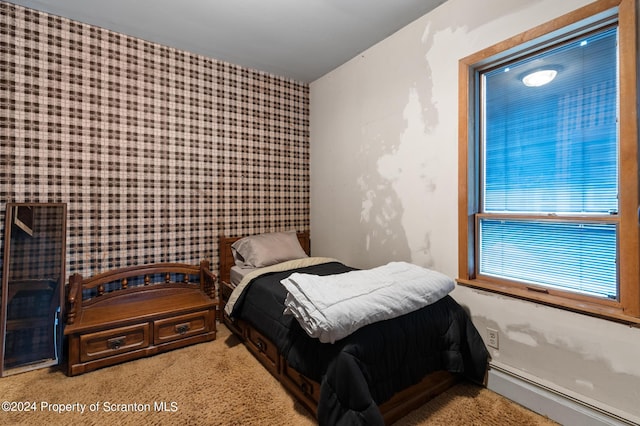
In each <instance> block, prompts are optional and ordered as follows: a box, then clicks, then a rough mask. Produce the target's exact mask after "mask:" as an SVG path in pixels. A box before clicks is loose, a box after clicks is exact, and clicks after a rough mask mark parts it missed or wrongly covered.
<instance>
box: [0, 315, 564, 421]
mask: <svg viewBox="0 0 640 426" xmlns="http://www.w3.org/2000/svg"><path fill="white" fill-rule="evenodd" d="M0 399H1V400H2V401H13V402H15V403H14V404H13V405H11V404H10V405H9V406H7V404H6V403H3V410H2V412H0V424H19V425H36V424H38V425H40V424H50V425H58V424H85V425H103V424H118V425H143V424H144V425H295V426H299V425H313V424H315V421H314V419H313V418H312V417H311V416H310V415H309V414H308V413H307V412H306V411H305V410H304V409H303V408H302V407H301V406H300V405H299V404H297V403H296V402H294V400H293V398H292V397H291V396H290V395H289V394H288V393H287V392H286V391H285V390H284V389H283V388H282V387H280V385H279V384H278V382H277V381H276V380H275V379H274V378H273V377H272V376H271V375H270V374H269V373H267V371H266V370H264V368H263V367H262V366H261V365H260V364H259V363H258V361H257V360H255V358H253V357H252V356H251V355H250V354H249V353H248V352H247V350H246V349H245V348H244V346H243V345H242V344H240V343H239V342H238V340H237V339H236V338H235V337H234V336H232V335H230V333H229V331H228V330H227V329H226V328H225V327H224V326H222V325H220V326H219V329H218V339H217V340H216V341H214V342H209V343H202V344H199V345H195V346H190V347H187V348H182V349H178V350H175V351H172V352H169V353H165V354H159V355H156V356H154V357H150V358H145V359H141V360H137V361H131V362H128V363H125V364H121V365H117V366H113V367H109V368H104V369H101V370H97V371H94V372H91V373H87V374H84V375H80V376H76V377H67V376H65V375H64V373H63V372H62V371H60V370H58V369H51V370H48V369H42V370H37V371H32V372H28V373H23V374H17V375H15V376H9V377H5V378H1V379H0ZM23 403H29V404H23ZM56 404H58V405H56ZM7 407H8V408H9V409H16V410H17V409H21V408H22V409H23V410H24V409H26V408H29V409H31V410H32V411H6V409H7ZM82 408H84V413H81V412H78V410H79V409H82ZM163 409H164V411H163ZM62 410H66V411H64V412H62ZM72 410H75V411H72ZM91 410H94V411H91ZM125 410H127V411H125ZM397 424H398V425H426V424H429V425H439V424H442V425H445V424H446V425H452V424H465V425H501V424H502V425H544V424H553V423H552V422H550V421H549V420H547V419H545V418H544V417H541V416H538V415H537V414H535V413H532V412H530V411H528V410H526V409H524V408H522V407H521V406H519V405H516V404H514V403H512V402H510V401H508V400H506V399H505V398H502V397H500V396H499V395H497V394H495V393H493V392H491V391H489V390H487V389H483V388H480V387H477V386H474V385H471V384H466V383H462V384H459V385H456V386H454V387H453V388H452V389H450V390H449V391H447V392H446V393H444V394H442V395H440V396H438V397H437V398H435V399H434V400H432V401H430V402H429V403H428V404H426V405H424V406H423V407H422V408H420V409H418V410H416V411H414V412H412V413H409V414H408V415H407V416H406V417H405V418H403V419H401V420H400V421H399V422H398V423H397Z"/></svg>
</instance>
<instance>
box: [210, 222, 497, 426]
mask: <svg viewBox="0 0 640 426" xmlns="http://www.w3.org/2000/svg"><path fill="white" fill-rule="evenodd" d="M275 234H289V235H288V237H287V238H289V240H287V241H285V243H286V244H289V245H291V239H290V238H291V234H292V233H291V232H289V233H275ZM263 235H265V236H270V234H263ZM263 235H260V236H251V238H256V237H262V236H263ZM278 237H279V238H283V236H282V235H278ZM293 239H294V240H295V241H296V242H297V243H299V244H298V247H297V248H293V249H292V250H289V252H291V251H293V255H292V254H291V253H288V257H289V258H287V255H285V256H283V257H282V259H278V256H279V250H278V249H263V252H262V253H261V254H260V255H261V256H262V255H265V253H267V254H266V255H267V257H269V256H271V257H273V256H274V253H276V254H275V260H276V261H277V262H276V263H275V264H273V261H274V260H273V259H271V264H269V265H261V264H258V265H257V266H255V265H252V264H251V262H247V263H246V264H242V262H243V261H244V260H246V259H243V257H242V256H241V255H239V254H238V251H237V250H235V248H236V247H237V246H238V243H241V242H244V241H245V240H247V238H243V237H224V236H222V237H221V238H220V246H219V247H220V270H219V275H220V296H221V302H222V310H221V314H222V317H221V320H222V321H223V323H224V324H225V325H226V326H227V327H228V328H229V329H230V330H231V331H232V332H233V333H235V334H236V335H237V336H238V337H239V338H240V339H241V340H242V341H243V343H244V344H245V345H246V347H247V348H248V349H249V351H250V352H251V353H252V354H253V355H254V356H255V357H256V358H257V359H258V360H259V361H260V362H261V363H262V364H263V365H264V366H265V367H266V369H267V370H268V371H269V372H270V373H271V374H272V375H273V376H274V377H276V378H277V379H278V380H279V381H280V382H281V384H282V385H283V386H284V387H285V388H286V389H288V390H289V391H290V392H291V393H292V394H293V395H294V396H295V397H296V398H297V400H299V402H300V403H301V404H302V405H303V406H305V407H306V408H307V409H308V410H310V411H311V412H312V413H314V415H315V416H316V417H317V419H318V421H319V423H320V424H321V425H325V424H326V425H329V424H331V425H335V424H391V423H393V422H394V421H396V420H398V419H399V418H401V417H403V416H404V415H406V414H407V413H408V412H410V411H411V410H413V409H416V408H418V407H419V406H421V405H422V404H424V403H425V402H426V401H428V400H429V399H431V398H433V397H434V396H435V395H437V394H439V393H441V392H443V391H444V390H446V389H447V388H449V387H450V386H452V385H453V384H455V383H456V381H458V380H461V379H468V380H472V381H474V382H477V383H481V384H482V383H484V381H485V378H486V370H487V361H488V352H487V350H486V348H485V346H484V343H483V341H482V339H481V337H480V335H479V334H478V332H477V330H476V329H475V327H474V326H473V324H472V323H471V320H470V319H469V317H468V315H467V314H466V312H465V311H464V310H463V309H462V307H461V306H460V305H458V304H457V303H456V302H455V301H454V300H453V299H452V298H451V297H450V296H448V295H447V296H444V297H442V298H441V299H439V300H438V301H437V302H435V303H432V304H430V305H428V306H425V307H424V308H421V309H418V310H416V311H414V312H411V313H408V314H406V315H402V316H400V317H396V318H393V319H388V320H384V321H379V322H375V323H373V324H369V325H366V326H363V327H361V328H359V329H358V330H356V331H354V332H353V333H351V334H349V335H348V336H346V337H344V338H341V339H339V340H337V341H335V342H334V343H321V342H320V341H319V339H317V338H312V337H310V336H309V335H308V334H307V332H305V330H304V329H303V327H301V326H300V323H299V322H298V321H297V320H296V318H295V317H294V316H292V315H284V314H283V312H284V309H285V299H286V298H287V295H288V291H287V289H286V288H285V287H284V286H283V285H282V283H281V281H283V280H285V279H286V278H287V277H290V276H291V274H293V273H304V274H312V275H319V276H328V275H334V274H341V273H346V272H352V271H355V268H352V267H349V266H347V265H344V264H343V263H341V262H339V261H336V260H334V259H319V258H309V259H311V260H313V262H311V263H309V264H308V263H306V262H307V259H300V262H301V263H299V261H298V260H297V259H293V258H291V257H292V256H293V257H296V256H298V254H299V256H298V257H301V258H302V257H307V256H308V254H309V253H310V250H309V249H310V243H309V234H308V232H302V233H295V232H294V233H293ZM283 241H284V240H283ZM234 243H235V244H234ZM296 250H297V251H296ZM285 252H286V250H285ZM290 268H293V269H290ZM232 277H233V280H232ZM247 278H248V280H247ZM239 287H244V289H243V290H242V291H239V290H240V289H239ZM230 307H232V308H230Z"/></svg>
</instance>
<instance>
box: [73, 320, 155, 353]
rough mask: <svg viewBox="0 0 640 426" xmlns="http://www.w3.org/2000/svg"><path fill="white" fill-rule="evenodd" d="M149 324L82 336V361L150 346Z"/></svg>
mask: <svg viewBox="0 0 640 426" xmlns="http://www.w3.org/2000/svg"><path fill="white" fill-rule="evenodd" d="M149 341H150V339H149V324H148V323H143V324H135V325H130V326H128V327H121V328H115V329H113V330H105V331H99V332H96V333H90V334H84V335H81V336H80V361H82V362H87V361H92V360H95V359H99V358H104V357H108V356H112V355H117V354H121V353H125V352H129V351H132V350H136V349H141V348H146V347H147V346H149Z"/></svg>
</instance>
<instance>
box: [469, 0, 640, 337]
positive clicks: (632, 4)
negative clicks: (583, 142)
mask: <svg viewBox="0 0 640 426" xmlns="http://www.w3.org/2000/svg"><path fill="white" fill-rule="evenodd" d="M612 22H617V24H618V37H619V61H620V64H619V81H620V88H619V90H620V112H619V114H620V115H619V117H620V122H619V138H620V146H619V151H620V152H619V155H620V159H619V162H620V171H619V191H620V195H619V197H620V204H619V212H618V218H617V220H618V226H619V230H618V236H619V238H618V262H619V265H618V267H619V300H617V301H611V300H603V299H598V298H593V297H588V296H584V295H579V294H575V293H571V292H568V291H560V290H554V289H550V288H546V287H545V288H543V289H540V288H537V287H535V286H530V285H526V284H523V283H520V282H516V281H509V280H504V279H498V278H494V277H487V276H481V275H479V274H478V271H477V264H478V261H477V244H476V242H477V238H478V236H477V220H478V217H479V215H480V211H479V206H480V198H479V197H480V196H479V186H480V180H479V179H480V163H479V147H480V141H479V129H480V123H479V120H480V119H479V111H478V108H477V107H476V105H475V102H476V99H477V91H478V90H479V83H478V81H479V80H478V75H479V71H478V70H481V69H485V68H486V67H487V66H489V65H493V64H499V63H501V62H506V61H511V60H513V59H515V58H518V57H520V56H521V55H523V54H525V53H526V52H531V51H534V50H539V49H541V48H544V47H548V46H552V45H555V44H556V43H559V42H560V41H562V40H563V38H567V37H569V36H571V37H574V36H575V35H576V34H580V32H581V31H584V32H587V31H590V30H593V29H594V28H598V27H604V26H605V25H608V24H610V23H612ZM636 28H637V27H636V0H598V1H596V2H594V3H591V4H589V5H587V6H584V7H582V8H580V9H577V10H575V11H573V12H570V13H568V14H566V15H563V16H560V17H558V18H556V19H554V20H552V21H550V22H547V23H545V24H542V25H539V26H537V27H535V28H533V29H531V30H528V31H525V32H523V33H521V34H518V35H516V36H514V37H511V38H509V39H507V40H504V41H502V42H500V43H497V44H495V45H493V46H490V47H488V48H486V49H483V50H481V51H479V52H477V53H475V54H472V55H470V56H467V57H466V58H463V59H461V60H460V61H459V82H458V87H459V92H458V97H459V98H458V108H459V111H458V112H459V114H458V118H459V123H458V279H457V281H458V283H459V284H461V285H465V286H470V287H474V288H480V289H483V290H488V291H491V292H497V293H500V294H504V295H509V296H513V297H516V298H521V299H526V300H530V301H533V302H537V303H542V304H546V305H551V306H555V307H558V308H561V309H566V310H570V311H574V312H581V313H585V314H588V315H593V316H597V317H601V318H607V319H611V320H615V321H620V322H624V323H627V324H632V325H635V326H640V226H639V220H640V218H639V215H640V210H639V208H638V206H639V205H640V196H639V189H640V188H639V187H640V185H639V184H638V181H639V175H638V162H639V159H638V110H637V102H638V97H637V86H638V76H637V73H636V71H637V59H636V55H637V53H636V52H637V48H636V44H637V32H636V31H637V29H636Z"/></svg>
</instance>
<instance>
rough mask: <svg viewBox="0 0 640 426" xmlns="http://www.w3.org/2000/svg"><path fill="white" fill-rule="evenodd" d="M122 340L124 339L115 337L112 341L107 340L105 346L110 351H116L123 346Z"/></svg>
mask: <svg viewBox="0 0 640 426" xmlns="http://www.w3.org/2000/svg"><path fill="white" fill-rule="evenodd" d="M124 340H125V338H124V337H115V338H113V339H109V340H107V346H108V347H109V349H111V350H114V351H115V350H118V349H120V348H121V347H122V345H124Z"/></svg>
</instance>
